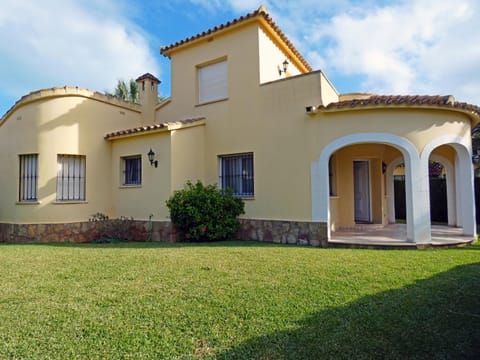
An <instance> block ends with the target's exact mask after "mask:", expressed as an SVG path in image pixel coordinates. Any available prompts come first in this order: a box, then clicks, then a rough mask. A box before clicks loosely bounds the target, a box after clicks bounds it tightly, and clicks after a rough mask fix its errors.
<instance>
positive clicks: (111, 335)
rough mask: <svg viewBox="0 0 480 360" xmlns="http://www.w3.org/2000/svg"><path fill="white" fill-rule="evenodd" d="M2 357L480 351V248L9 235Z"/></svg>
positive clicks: (1, 273)
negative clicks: (23, 240)
mask: <svg viewBox="0 0 480 360" xmlns="http://www.w3.org/2000/svg"><path fill="white" fill-rule="evenodd" d="M0 264H1V267H0V358H2V359H4V358H21V359H24V358H27V359H37V358H42V359H44V358H53V359H72V358H82V359H95V358H106V359H120V358H122V359H194V358H218V359H350V360H353V359H362V358H363V359H372V358H375V359H406V358H418V359H429V358H430V359H458V358H478V357H480V246H478V245H476V246H470V247H467V248H460V249H450V250H426V251H393V250H390V251H380V250H341V249H318V248H311V247H296V246H278V245H269V244H259V243H244V242H228V243H215V244H212V245H208V244H203V245H195V244H183V245H182V244H174V245H172V244H156V243H155V244H152V243H135V244H131V243H120V244H107V245H75V244H70V245H0Z"/></svg>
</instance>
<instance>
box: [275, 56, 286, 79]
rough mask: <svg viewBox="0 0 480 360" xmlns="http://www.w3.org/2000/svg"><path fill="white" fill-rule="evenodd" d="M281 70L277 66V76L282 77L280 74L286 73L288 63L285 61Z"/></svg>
mask: <svg viewBox="0 0 480 360" xmlns="http://www.w3.org/2000/svg"><path fill="white" fill-rule="evenodd" d="M282 66H283V70H282V69H281V68H280V65H277V67H278V75H280V76H282V74H286V73H287V68H288V61H287V59H285V61H284V62H283V63H282Z"/></svg>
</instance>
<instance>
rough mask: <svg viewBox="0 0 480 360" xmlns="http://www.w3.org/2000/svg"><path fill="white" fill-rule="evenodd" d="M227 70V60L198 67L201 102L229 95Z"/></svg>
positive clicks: (221, 98)
mask: <svg viewBox="0 0 480 360" xmlns="http://www.w3.org/2000/svg"><path fill="white" fill-rule="evenodd" d="M227 70H228V69H227V61H226V60H224V61H220V62H217V63H214V64H210V65H206V66H202V67H198V68H197V75H198V103H199V104H203V103H207V102H212V101H216V100H223V99H226V98H227V97H228V71H227Z"/></svg>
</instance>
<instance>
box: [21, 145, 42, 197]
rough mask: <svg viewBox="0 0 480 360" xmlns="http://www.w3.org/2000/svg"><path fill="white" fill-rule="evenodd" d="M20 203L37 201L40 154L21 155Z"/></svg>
mask: <svg viewBox="0 0 480 360" xmlns="http://www.w3.org/2000/svg"><path fill="white" fill-rule="evenodd" d="M19 159H20V164H19V165H20V166H19V187H18V201H36V200H37V189H38V154H28V155H20V158H19Z"/></svg>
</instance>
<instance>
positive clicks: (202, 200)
mask: <svg viewBox="0 0 480 360" xmlns="http://www.w3.org/2000/svg"><path fill="white" fill-rule="evenodd" d="M166 204H167V207H168V209H169V210H170V219H171V220H172V223H173V224H174V225H175V227H176V228H177V230H178V231H179V232H180V236H181V238H183V240H186V241H218V240H228V239H232V238H234V237H235V236H236V234H237V233H238V230H239V227H240V224H239V221H238V218H237V217H238V216H239V215H240V214H244V213H245V210H244V207H245V205H244V203H243V200H242V199H239V198H236V197H234V196H233V194H232V192H231V191H225V192H224V191H222V190H221V189H219V188H218V187H217V186H216V185H206V186H205V185H203V184H202V182H200V181H197V183H195V184H192V183H191V182H190V181H189V182H187V184H186V186H185V189H183V190H177V191H175V192H174V194H173V195H172V196H171V197H170V199H168V200H167V202H166Z"/></svg>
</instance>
